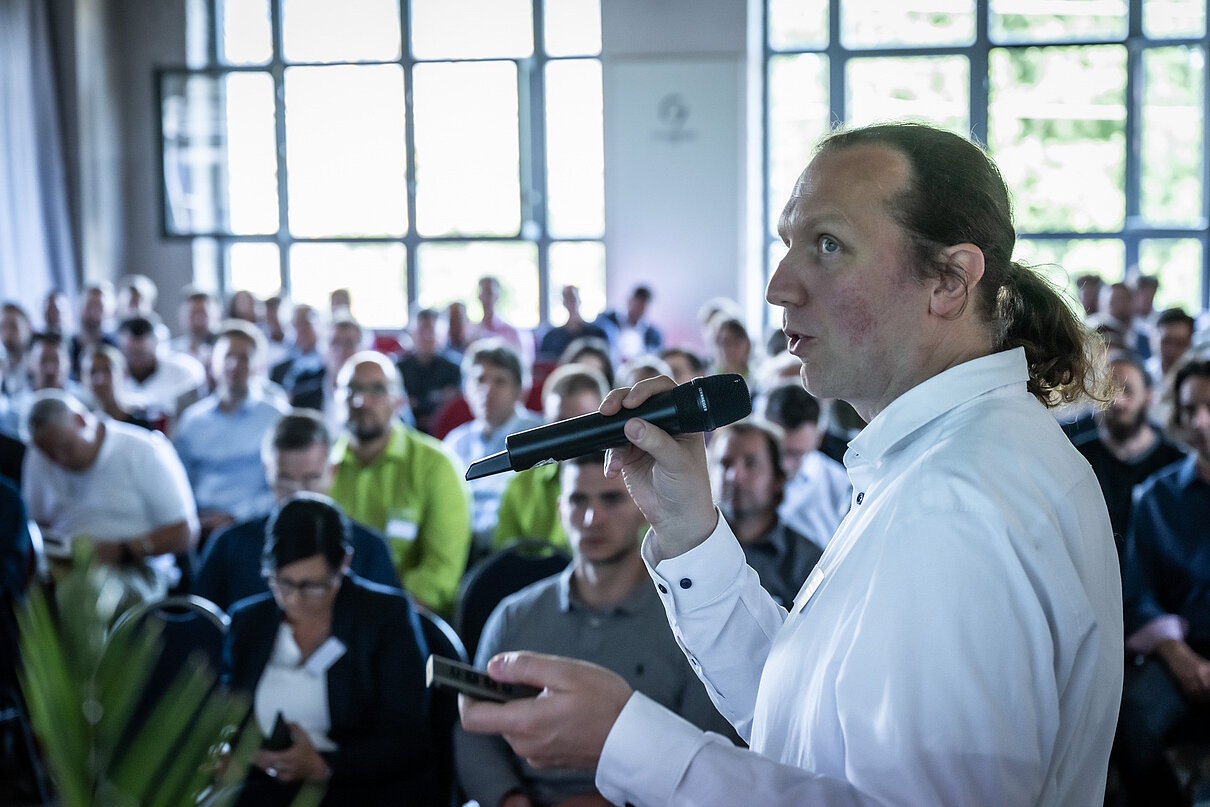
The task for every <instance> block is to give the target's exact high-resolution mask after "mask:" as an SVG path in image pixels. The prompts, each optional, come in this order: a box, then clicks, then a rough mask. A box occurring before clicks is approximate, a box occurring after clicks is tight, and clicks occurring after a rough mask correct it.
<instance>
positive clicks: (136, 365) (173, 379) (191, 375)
mask: <svg viewBox="0 0 1210 807" xmlns="http://www.w3.org/2000/svg"><path fill="white" fill-rule="evenodd" d="M118 343H119V347H121V349H122V355H123V356H124V357H125V358H126V373H127V383H126V393H127V399H128V401H129V402H130V405H131V406H132V407H134V408H136V409H138V410H139V412H140V414H142V415H143V416H144V417H146V418H147V419H148V420H149V421H151V422H152V424H153V425H156V426H159V425H160V423H161V421H162V422H163V423H164V424H171V423H172V422H174V421H175V420H176V418H177V416H178V415H179V414H180V413H181V412H182V411H184V409H185V407H187V406H189V405H190V404H192V403H193V402H194V401H197V400H198V399H199V398H200V397H201V396H203V395H205V394H206V392H207V391H208V385H207V381H206V368H205V367H204V366H203V365H202V363H201V362H200V361H198V360H197V359H195V358H193V357H192V356H190V355H189V354H187V353H180V352H178V351H175V350H165V349H161V348H160V342H159V336H158V335H157V334H156V327H155V323H154V322H152V321H151V320H150V319H147V318H146V317H138V316H136V317H131V318H130V319H125V320H123V321H122V324H121V325H119V326H118Z"/></svg>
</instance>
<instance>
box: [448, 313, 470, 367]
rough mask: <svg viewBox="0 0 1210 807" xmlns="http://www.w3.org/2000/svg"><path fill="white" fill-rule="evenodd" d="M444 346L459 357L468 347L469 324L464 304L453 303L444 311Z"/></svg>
mask: <svg viewBox="0 0 1210 807" xmlns="http://www.w3.org/2000/svg"><path fill="white" fill-rule="evenodd" d="M445 336H446V345H447V346H448V348H449V349H450V350H452V351H453V352H455V353H457V354H458V355H459V356H461V355H462V354H463V352H465V351H466V349H467V348H468V347H470V344H471V342H472V341H473V340H472V338H471V324H470V318H469V317H468V316H467V314H466V304H465V303H459V302H453V303H450V304H449V306H447V307H446V309H445Z"/></svg>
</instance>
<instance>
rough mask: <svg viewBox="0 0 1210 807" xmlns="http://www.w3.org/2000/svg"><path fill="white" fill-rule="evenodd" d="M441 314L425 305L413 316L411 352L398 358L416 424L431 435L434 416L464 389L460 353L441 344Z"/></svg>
mask: <svg viewBox="0 0 1210 807" xmlns="http://www.w3.org/2000/svg"><path fill="white" fill-rule="evenodd" d="M439 319H440V314H438V313H437V310H436V309H433V308H422V309H420V310H419V311H417V312H416V316H415V317H413V318H412V327H411V335H412V346H413V350H412V352H410V353H408V354H407V355H406V356H404V357H403V358H402V359H400V360H399V361H398V367H399V375H400V377H401V378H402V379H403V388H404V389H406V390H407V391H408V403H410V404H411V407H412V414H413V415H414V416H415V417H416V426H417V428H419V429H420V430H421V431H422V432H424V433H425V434H432V429H433V417H434V415H436V414H437V411H438V410H439V409H440V408H441V407H442V406H443V405H444V404H445V403H446V402H447V401H449V400H450V399H452V398H455V397H457V396H458V394H459V393H460V391H461V388H462V370H461V368H460V367H459V361H461V356H460V355H458V354H455V353H453V352H452V351H446V350H444V349H442V347H441V341H440V338H439V336H438V333H437V326H438V320H439Z"/></svg>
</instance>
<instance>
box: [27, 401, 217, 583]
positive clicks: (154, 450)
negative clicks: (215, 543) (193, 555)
mask: <svg viewBox="0 0 1210 807" xmlns="http://www.w3.org/2000/svg"><path fill="white" fill-rule="evenodd" d="M29 432H30V436H31V437H32V439H33V448H32V450H30V451H29V452H28V453H27V454H26V455H25V468H24V472H23V474H22V478H21V493H22V497H23V498H24V499H25V505H26V507H27V508H28V509H29V515H30V517H31V518H33V519H34V520H35V521H37V522H38V524H39V525H40V526H41V527H42V530H43V534H44V536H45V537H46V538H47V543H48V547H47V548H48V550H50V549H51V545H52V544H58V545H59V548H60V549H66V544H67V543H68V542H70V541H72V540H90V541H92V543H93V548H94V557H95V558H96V559H97V560H100V561H102V562H103V563H108V564H112V565H124V566H129V567H135V566H139V565H145V566H146V567H147V570H148V571H149V572H150V573H151V579H150V580H149V582H150V583H152V588H151V590H149V592H148V593H163V592H164V591H165V590H167V587H168V586H169V585H173V584H175V583H176V582H177V581H178V580H179V577H180V570H179V569H178V568H177V567H176V563H175V559H174V558H173V555H174V554H175V553H183V552H188V551H189V550H190V549H191V548H192V547H193V545H194V543H195V542H196V540H197V532H198V525H197V512H196V508H195V506H194V503H193V493H192V492H190V490H189V480H188V478H187V477H186V476H185V469H184V468H183V467H181V461H180V460H179V459H177V456H176V452H175V451H173V450H172V445H171V444H170V443H169V442H168V441H167V440H166V439H165V438H164V437H163V436H162V435H159V434H156V433H154V432H149V431H146V430H144V429H140V428H138V427H137V426H129V425H127V424H125V423H115V422H114V421H111V420H108V419H99V418H97V417H96V416H94V415H93V414H92V413H90V412H89V411H88V410H87V409H85V408H84V406H83V404H81V403H80V402H79V401H77V400H76V399H75V398H73V397H71V396H70V395H68V394H67V393H65V392H63V391H62V390H43V391H42V392H39V393H37V394H36V395H35V396H34V404H33V406H32V407H31V408H30V412H29ZM56 539H57V540H56Z"/></svg>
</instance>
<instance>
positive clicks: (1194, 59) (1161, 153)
mask: <svg viewBox="0 0 1210 807" xmlns="http://www.w3.org/2000/svg"><path fill="white" fill-rule="evenodd" d="M1205 74H1206V58H1205V54H1204V52H1203V51H1202V49H1201V48H1151V49H1148V50H1145V51H1143V92H1142V98H1143V113H1142V115H1140V116H1139V119H1140V121H1141V122H1142V140H1143V145H1142V152H1143V159H1142V164H1143V179H1142V187H1141V193H1140V200H1139V205H1140V212H1141V213H1142V214H1143V218H1144V219H1146V220H1147V221H1148V222H1150V223H1153V224H1186V225H1198V224H1200V223H1201V221H1202V193H1203V192H1202V148H1203V142H1204V138H1205V127H1204V120H1205V110H1204V109H1203V106H1202V91H1203V87H1204V81H1205Z"/></svg>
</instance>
